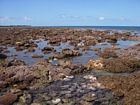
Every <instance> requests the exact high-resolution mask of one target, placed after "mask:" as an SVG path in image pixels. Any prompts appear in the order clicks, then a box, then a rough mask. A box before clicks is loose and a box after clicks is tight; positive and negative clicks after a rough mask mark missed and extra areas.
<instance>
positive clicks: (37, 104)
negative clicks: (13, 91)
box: [31, 103, 42, 105]
mask: <svg viewBox="0 0 140 105" xmlns="http://www.w3.org/2000/svg"><path fill="white" fill-rule="evenodd" d="M31 105H42V104H40V103H32V104H31Z"/></svg>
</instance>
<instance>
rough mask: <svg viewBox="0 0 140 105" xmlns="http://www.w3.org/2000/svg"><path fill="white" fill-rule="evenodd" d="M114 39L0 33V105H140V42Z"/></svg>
mask: <svg viewBox="0 0 140 105" xmlns="http://www.w3.org/2000/svg"><path fill="white" fill-rule="evenodd" d="M111 33H112V34H111V35H110V31H108V30H104V31H103V30H91V29H65V28H32V27H22V28H21V27H0V37H1V38H0V105H139V104H140V101H139V100H140V92H139V87H140V82H139V81H140V71H139V70H140V36H135V35H131V33H129V32H113V31H111ZM21 39H22V40H21Z"/></svg>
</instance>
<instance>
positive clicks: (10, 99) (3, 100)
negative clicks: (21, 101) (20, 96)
mask: <svg viewBox="0 0 140 105" xmlns="http://www.w3.org/2000/svg"><path fill="white" fill-rule="evenodd" d="M16 100H17V95H15V94H13V93H6V94H5V95H3V96H0V105H11V104H13V103H14V102H15V101H16Z"/></svg>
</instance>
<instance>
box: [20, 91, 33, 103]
mask: <svg viewBox="0 0 140 105" xmlns="http://www.w3.org/2000/svg"><path fill="white" fill-rule="evenodd" d="M19 100H20V102H22V103H25V104H31V102H32V96H31V94H28V93H24V94H23V96H20V99H19Z"/></svg>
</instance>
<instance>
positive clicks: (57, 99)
mask: <svg viewBox="0 0 140 105" xmlns="http://www.w3.org/2000/svg"><path fill="white" fill-rule="evenodd" d="M59 102H61V99H60V98H56V99H54V100H52V103H53V104H58V103H59Z"/></svg>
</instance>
